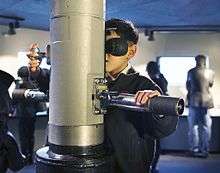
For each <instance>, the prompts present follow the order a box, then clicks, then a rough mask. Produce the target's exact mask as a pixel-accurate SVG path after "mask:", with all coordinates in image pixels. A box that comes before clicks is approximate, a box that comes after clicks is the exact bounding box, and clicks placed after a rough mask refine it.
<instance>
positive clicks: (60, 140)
mask: <svg viewBox="0 0 220 173" xmlns="http://www.w3.org/2000/svg"><path fill="white" fill-rule="evenodd" d="M103 133H104V125H103V124H98V125H90V126H56V125H51V124H49V134H50V135H49V141H50V143H53V144H55V145H62V146H88V145H93V146H94V145H99V144H101V143H102V142H103V136H104V134H103Z"/></svg>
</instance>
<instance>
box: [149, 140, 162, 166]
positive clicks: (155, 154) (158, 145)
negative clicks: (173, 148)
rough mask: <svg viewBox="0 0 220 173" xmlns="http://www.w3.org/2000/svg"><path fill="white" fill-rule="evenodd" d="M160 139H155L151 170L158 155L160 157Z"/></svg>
mask: <svg viewBox="0 0 220 173" xmlns="http://www.w3.org/2000/svg"><path fill="white" fill-rule="evenodd" d="M160 150H161V149H160V140H156V149H155V153H154V159H153V161H152V165H151V167H152V170H154V169H156V168H157V164H158V161H159V157H160Z"/></svg>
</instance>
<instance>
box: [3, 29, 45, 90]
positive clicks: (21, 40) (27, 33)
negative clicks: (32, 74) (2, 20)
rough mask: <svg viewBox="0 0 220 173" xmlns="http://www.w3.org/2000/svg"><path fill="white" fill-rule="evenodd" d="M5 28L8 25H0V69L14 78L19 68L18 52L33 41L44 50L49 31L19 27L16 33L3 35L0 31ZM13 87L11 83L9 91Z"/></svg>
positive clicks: (26, 48) (24, 49)
mask: <svg viewBox="0 0 220 173" xmlns="http://www.w3.org/2000/svg"><path fill="white" fill-rule="evenodd" d="M7 30H8V27H6V26H0V69H1V70H4V71H6V72H8V73H10V74H11V75H13V76H14V77H15V78H16V77H17V70H18V68H19V62H18V58H17V54H18V52H19V51H27V50H28V48H29V46H30V44H32V43H35V42H36V43H38V44H39V47H40V49H41V50H45V46H46V44H47V42H48V41H49V32H47V31H40V30H31V29H22V28H21V29H17V30H16V32H17V34H16V35H11V36H7V37H5V36H3V35H2V33H6V32H7ZM13 87H14V86H13V85H12V86H11V88H10V93H11V90H12V89H13Z"/></svg>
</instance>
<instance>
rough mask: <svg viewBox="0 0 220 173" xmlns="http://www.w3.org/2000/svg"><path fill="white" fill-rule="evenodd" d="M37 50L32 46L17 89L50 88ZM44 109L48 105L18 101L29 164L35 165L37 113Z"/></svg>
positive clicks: (21, 71) (19, 74) (24, 145)
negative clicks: (28, 60) (27, 63)
mask: <svg viewBox="0 0 220 173" xmlns="http://www.w3.org/2000/svg"><path fill="white" fill-rule="evenodd" d="M36 46H37V45H36ZM35 48H36V49H37V47H35V45H31V48H30V52H29V53H28V55H27V56H28V58H29V59H30V62H29V65H28V66H23V67H21V68H20V69H19V70H18V76H19V77H20V78H21V79H22V80H20V81H18V82H17V83H16V89H40V90H43V91H45V92H46V91H47V88H48V87H49V86H47V82H45V81H44V80H45V79H44V74H45V73H46V74H47V73H49V70H47V69H41V68H40V67H39V65H40V60H39V55H38V52H36V50H35ZM33 64H34V65H35V66H33ZM43 109H46V103H44V102H37V101H34V100H26V99H23V100H19V101H17V104H16V116H18V117H19V137H20V145H21V151H22V153H23V154H24V155H25V156H26V157H27V160H28V163H29V164H32V163H33V152H34V132H35V122H36V113H37V112H38V111H43Z"/></svg>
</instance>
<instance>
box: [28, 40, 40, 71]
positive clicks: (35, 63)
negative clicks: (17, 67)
mask: <svg viewBox="0 0 220 173" xmlns="http://www.w3.org/2000/svg"><path fill="white" fill-rule="evenodd" d="M37 48H38V44H37V43H34V44H31V46H30V48H29V51H28V53H27V57H28V58H29V63H28V67H29V69H30V71H31V72H36V71H37V70H38V68H39V66H40V61H39V60H38V59H37V57H38V56H39V54H38V52H36V49H37Z"/></svg>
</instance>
